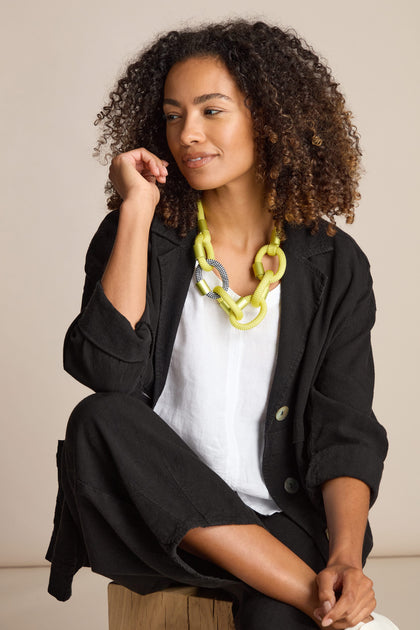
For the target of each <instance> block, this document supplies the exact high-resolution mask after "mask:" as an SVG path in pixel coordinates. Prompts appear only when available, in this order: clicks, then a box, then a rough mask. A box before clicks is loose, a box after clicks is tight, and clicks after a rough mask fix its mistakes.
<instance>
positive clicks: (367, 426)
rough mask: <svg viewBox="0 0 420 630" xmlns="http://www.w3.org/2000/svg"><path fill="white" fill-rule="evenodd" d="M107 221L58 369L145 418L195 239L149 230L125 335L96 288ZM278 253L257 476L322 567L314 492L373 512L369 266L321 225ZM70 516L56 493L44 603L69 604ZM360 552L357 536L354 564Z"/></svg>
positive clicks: (379, 439)
mask: <svg viewBox="0 0 420 630" xmlns="http://www.w3.org/2000/svg"><path fill="white" fill-rule="evenodd" d="M118 216H119V215H118V212H112V213H110V214H109V215H108V216H107V217H106V218H105V220H104V221H103V223H102V225H101V226H100V228H99V230H98V232H97V234H96V235H95V237H94V238H93V240H92V243H91V245H90V247H89V251H88V254H87V257H86V281H85V289H84V294H83V302H82V312H81V313H80V315H79V316H78V317H77V318H76V319H75V321H74V322H73V323H72V325H71V326H70V328H69V330H68V333H67V335H66V340H65V347H64V365H65V368H66V370H67V371H68V372H69V373H70V374H72V375H73V376H74V377H75V378H77V379H78V380H80V381H81V382H82V383H84V384H85V385H87V386H88V387H91V388H92V389H94V390H95V391H97V392H103V393H104V392H112V393H116V394H129V396H130V398H133V399H136V400H138V399H142V400H144V401H147V404H148V406H150V407H152V406H153V405H154V403H155V402H156V400H157V399H158V397H159V395H160V393H161V391H162V389H163V386H164V384H165V380H166V375H167V370H168V367H169V362H170V358H171V353H172V347H173V343H174V339H175V335H176V331H177V328H178V323H179V319H180V317H181V313H182V307H183V304H184V301H185V297H186V294H187V290H188V285H189V283H190V279H191V276H192V273H193V267H194V256H193V252H192V243H193V240H194V236H195V234H194V233H193V232H192V233H190V234H189V235H187V236H186V237H185V238H183V239H181V238H179V237H178V236H177V235H176V234H175V232H174V231H173V230H171V229H169V228H167V227H165V226H164V225H163V224H162V223H161V222H160V221H159V219H154V221H153V224H152V228H151V233H150V239H149V261H148V283H147V307H146V311H145V313H144V315H143V316H142V318H141V319H140V321H139V322H138V324H137V326H136V328H135V330H133V329H132V328H131V327H130V325H129V323H128V321H127V320H126V319H125V318H124V317H123V316H122V315H121V314H120V313H119V312H118V311H117V310H116V309H115V308H114V307H113V306H112V304H111V303H110V302H109V300H108V299H107V298H106V296H105V294H104V292H103V289H102V286H101V283H100V279H101V276H102V273H103V270H104V268H105V265H106V262H107V260H108V257H109V254H110V252H111V249H112V246H113V242H114V239H115V234H116V230H117V226H118ZM284 250H285V253H286V258H287V268H286V273H285V276H284V278H283V279H282V283H281V313H280V339H279V345H278V350H277V363H276V368H275V374H274V379H273V385H272V388H271V391H270V393H269V397H268V402H267V416H266V421H265V443H264V452H263V465H262V470H263V477H264V480H265V483H266V485H267V488H268V490H269V492H270V495H271V496H272V497H273V499H274V500H275V501H276V503H277V504H278V505H279V507H280V508H281V509H282V510H283V511H284V513H285V514H286V515H287V516H288V517H289V518H290V519H291V521H292V522H294V523H297V524H299V526H300V527H301V528H302V530H304V531H305V532H306V534H307V535H309V537H310V538H311V540H313V541H314V544H315V545H316V547H317V549H318V550H319V552H320V554H321V555H322V557H324V558H326V557H327V556H328V541H327V538H326V535H325V529H326V525H327V524H326V519H325V513H324V508H323V502H322V493H321V490H320V487H321V485H322V483H323V482H324V481H326V480H328V479H332V478H334V477H338V476H350V477H355V478H358V479H361V480H362V481H364V482H365V483H366V484H367V485H368V486H369V487H370V489H371V503H373V502H374V500H375V498H376V496H377V493H378V486H379V481H380V478H381V474H382V468H383V461H384V459H385V456H386V452H387V440H386V434H385V430H384V429H383V427H382V426H381V425H380V424H379V423H378V422H377V420H376V418H375V416H374V414H373V412H372V395H373V382H374V370H373V361H372V352H371V344H370V330H371V328H372V326H373V324H374V320H375V300H374V296H373V290H372V280H371V277H370V271H369V263H368V261H367V259H366V257H365V255H364V254H363V252H361V250H360V249H359V247H358V246H357V245H356V243H355V242H354V241H353V240H352V239H351V237H349V236H348V235H347V234H345V233H344V232H342V231H340V230H338V233H337V234H336V236H334V237H333V238H330V237H328V236H327V235H326V233H325V225H322V226H321V228H320V230H319V232H318V233H317V234H315V235H311V234H310V232H309V231H308V230H306V229H304V228H288V229H287V239H286V241H285V243H284ZM227 325H229V324H228V323H227ZM244 334H247V333H244ZM245 386H246V384H245ZM283 406H287V407H288V408H289V413H288V415H287V417H286V418H285V419H284V420H282V421H278V420H277V419H276V412H277V410H278V409H279V408H280V407H283ZM290 478H292V479H293V487H294V490H293V492H291V491H290V488H291V486H290V484H288V479H290ZM61 485H63V484H61ZM77 516H78V515H77V514H76V513H75V510H74V507H73V508H72V506H71V505H69V504H68V501H67V497H66V495H65V494H64V495H63V491H62V489H61V490H59V497H58V503H57V511H56V518H55V523H54V532H53V537H52V541H53V542H52V543H51V545H50V548H49V550H48V553H47V558H48V559H49V560H50V561H51V562H52V573H51V582H50V592H52V593H54V594H55V595H56V596H57V597H61V596H62V594H63V593H65V594H66V596H68V594H69V592H70V584H71V574H72V573H74V572H75V571H76V570H77V568H78V567H79V566H80V565H81V564H83V563H87V562H90V561H91V558H89V559H88V560H86V557H85V556H86V549H85V547H84V545H85V542H86V541H85V540H83V537H81V536H80V532H79V529H78V527H77V525H76V523H73V526H72V519H74V521H77ZM371 547H372V537H371V533H370V528H369V527H368V528H367V531H366V537H365V545H364V554H365V555H366V554H367V553H368V552H369V551H370V549H371ZM59 576H60V577H59Z"/></svg>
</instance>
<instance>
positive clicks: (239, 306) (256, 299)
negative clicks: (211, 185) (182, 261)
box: [194, 201, 286, 330]
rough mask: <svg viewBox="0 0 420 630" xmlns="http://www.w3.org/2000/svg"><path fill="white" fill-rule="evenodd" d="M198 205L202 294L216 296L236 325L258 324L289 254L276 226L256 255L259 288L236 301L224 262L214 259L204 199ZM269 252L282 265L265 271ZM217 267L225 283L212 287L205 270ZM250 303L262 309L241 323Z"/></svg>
mask: <svg viewBox="0 0 420 630" xmlns="http://www.w3.org/2000/svg"><path fill="white" fill-rule="evenodd" d="M197 207H198V234H197V236H196V239H195V243H194V253H195V257H196V259H197V262H198V265H197V266H196V268H195V279H196V284H197V287H198V289H199V291H200V293H201V294H202V295H206V296H207V297H209V298H212V299H213V300H217V302H218V303H219V304H220V306H221V307H222V309H223V310H224V311H225V313H226V314H227V315H228V317H229V321H230V323H231V324H232V326H234V327H235V328H239V330H250V329H251V328H254V326H257V325H258V324H259V323H260V322H261V321H262V320H263V319H264V317H265V314H266V313H267V302H266V301H265V299H266V297H267V294H268V292H269V290H270V286H271V285H272V284H274V283H275V282H278V281H279V280H280V279H281V278H282V276H283V274H284V272H285V270H286V256H285V255H284V252H283V250H282V249H281V248H280V238H279V236H278V234H277V231H276V229H275V228H273V231H272V232H271V238H270V242H269V244H268V245H263V247H261V248H260V249H259V250H258V252H257V254H256V256H255V259H254V264H253V265H252V269H253V271H254V274H255V277H256V278H258V280H259V281H260V282H259V283H258V286H257V288H256V289H255V291H254V293H253V294H252V295H245V296H244V297H239V298H238V299H237V300H236V301H235V300H234V299H233V298H232V297H231V296H230V295H229V294H228V292H227V291H228V289H229V278H228V275H227V273H226V270H225V268H224V267H223V265H222V264H221V263H220V262H219V261H217V260H215V258H214V251H213V246H212V244H211V237H210V232H209V230H208V227H207V222H206V219H205V216H204V208H203V204H202V203H201V201H198V202H197ZM266 254H268V256H277V257H278V260H279V268H278V269H277V271H276V273H274V272H273V271H271V269H269V270H268V271H265V269H264V265H263V263H262V258H263V256H265V255H266ZM213 269H217V271H218V272H219V274H220V277H221V278H222V284H223V286H216V287H214V289H213V290H211V289H210V287H209V285H208V284H207V282H206V281H205V280H203V271H212V270H213ZM248 304H251V305H252V306H253V307H254V308H259V309H260V312H259V313H258V315H257V316H256V317H255V318H254V319H253V320H252V321H250V322H248V323H246V324H241V323H240V320H241V319H242V318H243V316H244V314H243V310H244V308H245V307H246V306H248Z"/></svg>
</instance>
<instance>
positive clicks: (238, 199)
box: [203, 182, 273, 251]
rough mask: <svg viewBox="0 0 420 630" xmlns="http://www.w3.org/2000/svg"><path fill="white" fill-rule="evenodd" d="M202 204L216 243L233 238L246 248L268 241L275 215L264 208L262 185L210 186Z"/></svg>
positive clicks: (237, 244) (232, 242) (236, 246)
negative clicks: (239, 188) (238, 186)
mask: <svg viewBox="0 0 420 630" xmlns="http://www.w3.org/2000/svg"><path fill="white" fill-rule="evenodd" d="M203 206H204V211H205V215H206V221H207V225H208V228H209V230H210V233H211V237H212V242H213V243H224V242H230V243H231V244H232V246H233V247H234V248H239V249H241V250H242V251H243V250H244V249H247V248H250V249H253V248H255V247H259V246H260V244H261V243H265V242H268V241H269V239H270V234H271V230H272V227H273V218H272V215H271V214H270V213H269V212H268V210H267V209H266V208H265V205H264V191H263V186H262V185H261V186H258V185H256V184H255V182H254V183H253V185H252V186H250V187H249V189H246V190H245V189H244V188H243V187H241V190H240V191H239V190H232V187H230V188H229V189H228V188H227V187H224V188H221V189H216V190H207V191H205V192H204V193H203Z"/></svg>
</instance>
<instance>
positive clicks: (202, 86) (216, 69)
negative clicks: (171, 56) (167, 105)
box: [164, 57, 241, 100]
mask: <svg viewBox="0 0 420 630" xmlns="http://www.w3.org/2000/svg"><path fill="white" fill-rule="evenodd" d="M205 93H220V94H226V95H227V96H230V97H231V98H237V97H239V96H240V95H241V92H240V90H239V88H238V87H237V85H236V83H235V81H234V79H233V78H232V76H231V74H230V73H229V71H228V69H227V68H226V66H225V64H224V63H223V61H222V60H221V59H218V58H216V57H192V58H190V59H185V60H184V61H180V62H178V63H176V64H175V65H174V66H172V68H171V69H170V71H169V73H168V76H167V77H166V81H165V89H164V96H165V98H177V97H178V98H177V100H180V98H182V97H184V98H185V99H188V98H190V97H191V98H193V97H196V96H199V95H201V94H205Z"/></svg>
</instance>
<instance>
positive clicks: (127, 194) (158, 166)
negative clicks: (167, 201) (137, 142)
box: [109, 148, 168, 208]
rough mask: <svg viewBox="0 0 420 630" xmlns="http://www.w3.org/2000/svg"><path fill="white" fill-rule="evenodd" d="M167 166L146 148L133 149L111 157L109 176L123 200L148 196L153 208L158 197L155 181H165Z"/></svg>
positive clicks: (143, 198)
mask: <svg viewBox="0 0 420 630" xmlns="http://www.w3.org/2000/svg"><path fill="white" fill-rule="evenodd" d="M167 166H168V162H166V161H165V160H161V159H160V158H158V157H157V156H156V155H154V154H153V153H151V152H150V151H147V149H143V148H139V149H133V150H132V151H127V152H126V153H120V154H119V155H117V156H115V157H114V158H113V160H112V162H111V166H110V169H109V178H110V180H111V182H112V184H113V186H114V188H115V190H116V191H117V192H118V194H119V195H120V197H121V198H122V199H123V200H124V201H125V200H127V199H129V198H130V199H135V198H137V199H139V200H140V199H142V200H145V198H146V199H147V198H149V199H150V200H151V201H152V203H153V207H154V208H155V207H156V205H157V204H158V202H159V198H160V193H159V188H158V187H157V186H156V182H159V183H160V184H164V183H165V182H166V176H167V174H168V171H167V169H166V167H167Z"/></svg>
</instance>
